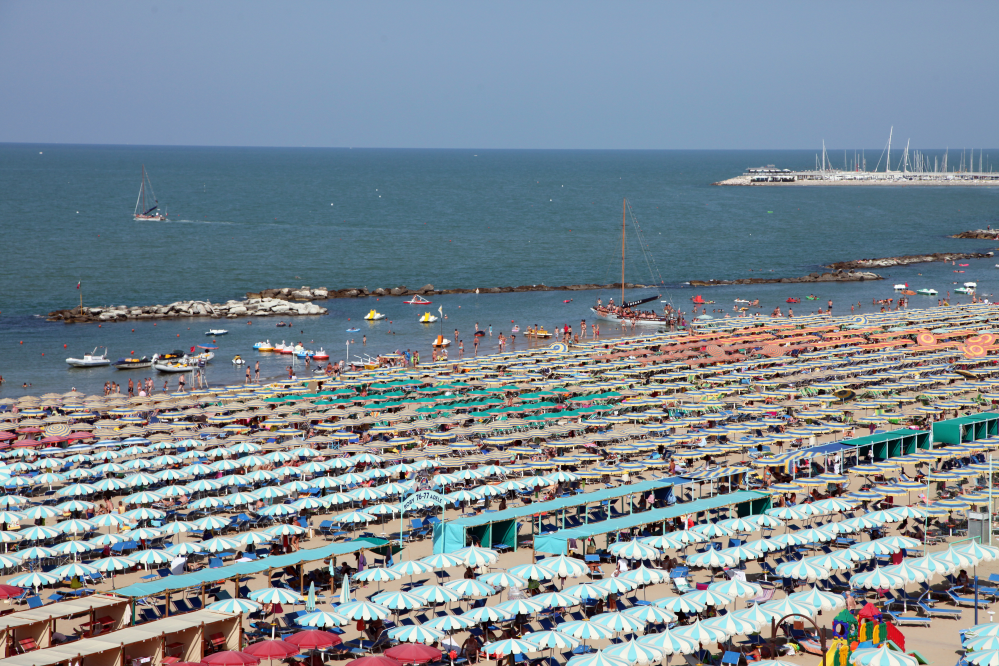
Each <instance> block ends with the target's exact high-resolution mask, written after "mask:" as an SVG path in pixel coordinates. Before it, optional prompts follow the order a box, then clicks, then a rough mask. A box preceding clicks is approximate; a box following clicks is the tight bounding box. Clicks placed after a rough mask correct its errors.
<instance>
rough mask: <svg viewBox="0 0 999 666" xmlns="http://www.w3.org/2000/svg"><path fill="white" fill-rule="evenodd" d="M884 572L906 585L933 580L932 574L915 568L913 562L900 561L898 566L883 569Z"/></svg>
mask: <svg viewBox="0 0 999 666" xmlns="http://www.w3.org/2000/svg"><path fill="white" fill-rule="evenodd" d="M884 571H885V573H887V574H888V575H889V576H898V577H899V578H901V579H902V580H904V581H905V582H906V583H923V582H926V581H929V580H930V579H931V578H933V574H932V573H930V572H929V571H927V570H926V569H923V568H921V567H918V566H916V565H915V564H914V562H913V560H902V562H901V563H899V564H896V565H894V566H890V567H885V569H884Z"/></svg>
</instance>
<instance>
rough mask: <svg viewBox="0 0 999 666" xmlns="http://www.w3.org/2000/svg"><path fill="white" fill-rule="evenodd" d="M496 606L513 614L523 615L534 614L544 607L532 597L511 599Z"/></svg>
mask: <svg viewBox="0 0 999 666" xmlns="http://www.w3.org/2000/svg"><path fill="white" fill-rule="evenodd" d="M496 607H497V608H499V609H502V610H505V611H509V612H511V613H514V614H517V613H520V614H523V615H534V614H535V613H540V612H541V611H542V610H543V609H544V605H542V604H540V603H538V602H537V601H535V600H533V599H512V600H510V601H507V602H504V603H502V604H499V605H497V606H496Z"/></svg>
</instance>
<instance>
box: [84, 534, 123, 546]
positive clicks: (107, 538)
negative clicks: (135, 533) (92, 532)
mask: <svg viewBox="0 0 999 666" xmlns="http://www.w3.org/2000/svg"><path fill="white" fill-rule="evenodd" d="M122 541H128V539H127V538H125V537H124V536H122V535H121V534H99V535H97V536H95V537H94V538H93V539H91V540H90V541H88V542H87V543H89V544H90V545H92V546H113V545H115V544H116V543H121V542H122Z"/></svg>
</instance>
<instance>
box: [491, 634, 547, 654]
mask: <svg viewBox="0 0 999 666" xmlns="http://www.w3.org/2000/svg"><path fill="white" fill-rule="evenodd" d="M479 649H480V651H482V652H484V653H485V654H487V655H490V656H493V655H495V656H496V657H502V656H506V655H510V654H527V653H528V652H540V651H541V650H542V648H540V647H538V646H537V645H535V644H534V643H530V642H528V641H525V640H521V639H519V638H504V639H503V640H499V641H492V642H489V643H486V644H485V645H483V646H482V647H481V648H479Z"/></svg>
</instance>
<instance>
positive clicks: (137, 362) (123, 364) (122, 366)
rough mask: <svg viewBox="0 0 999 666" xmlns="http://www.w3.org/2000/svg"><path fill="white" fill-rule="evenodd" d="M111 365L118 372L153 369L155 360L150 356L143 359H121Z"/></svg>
mask: <svg viewBox="0 0 999 666" xmlns="http://www.w3.org/2000/svg"><path fill="white" fill-rule="evenodd" d="M111 365H113V366H114V367H115V368H116V369H118V370H141V369H142V368H151V367H152V366H153V360H152V359H151V358H149V357H148V356H143V357H142V358H134V357H130V358H119V359H118V360H117V361H115V362H114V363H112V364H111Z"/></svg>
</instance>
